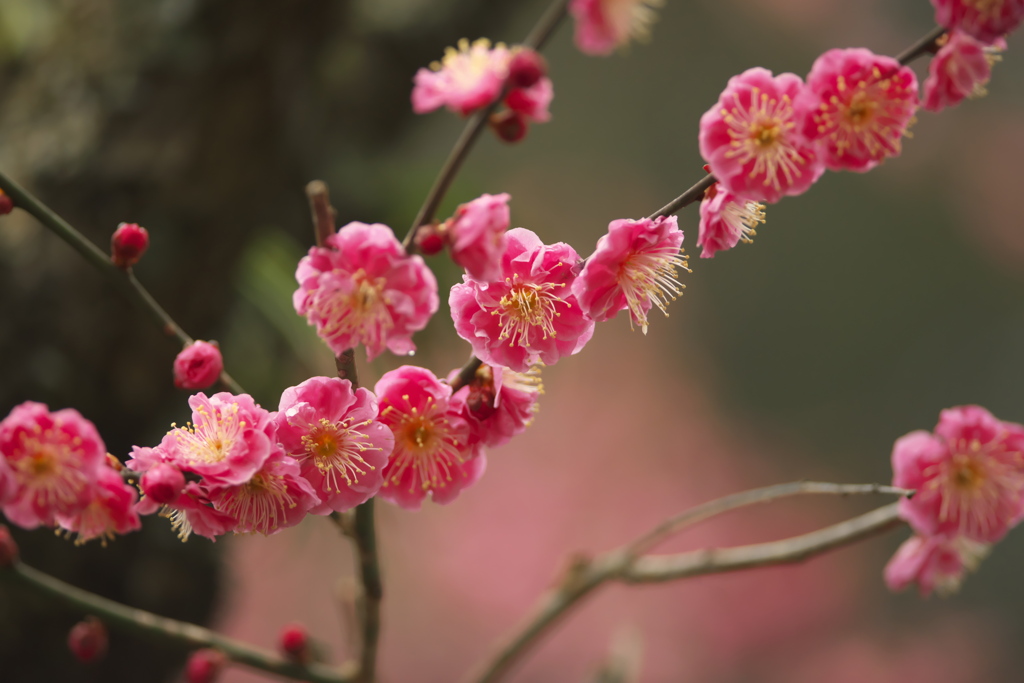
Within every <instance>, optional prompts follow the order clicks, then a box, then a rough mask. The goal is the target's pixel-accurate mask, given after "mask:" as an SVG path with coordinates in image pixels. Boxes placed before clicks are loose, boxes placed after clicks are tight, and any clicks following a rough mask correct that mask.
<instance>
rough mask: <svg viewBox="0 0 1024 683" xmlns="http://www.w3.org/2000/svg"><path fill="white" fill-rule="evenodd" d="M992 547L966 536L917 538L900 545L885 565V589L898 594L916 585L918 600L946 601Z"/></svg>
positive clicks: (941, 535) (916, 536)
mask: <svg viewBox="0 0 1024 683" xmlns="http://www.w3.org/2000/svg"><path fill="white" fill-rule="evenodd" d="M990 549H991V546H990V545H989V544H987V543H980V542H978V541H972V540H971V539H969V538H966V537H965V536H946V535H944V534H940V535H938V536H918V535H914V536H911V537H910V538H908V539H907V540H906V541H904V542H903V545H901V546H900V547H899V549H898V550H897V551H896V554H895V555H893V556H892V559H890V560H889V563H888V564H886V565H885V585H887V586H888V587H889V590H891V591H901V590H903V589H904V588H907V587H908V586H909V585H910V584H912V583H916V584H917V589H918V591H919V592H920V593H921V597H925V598H926V597H928V596H929V595H931V594H932V592H936V593H938V594H939V595H940V596H942V597H945V596H947V595H950V594H952V593H955V592H956V591H957V590H959V589H960V584H961V583H962V582H963V580H964V577H965V576H966V575H967V573H968V572H973V571H975V570H976V569H977V568H978V565H979V564H980V563H981V560H983V559H984V558H985V556H986V555H987V554H988V552H989V550H990Z"/></svg>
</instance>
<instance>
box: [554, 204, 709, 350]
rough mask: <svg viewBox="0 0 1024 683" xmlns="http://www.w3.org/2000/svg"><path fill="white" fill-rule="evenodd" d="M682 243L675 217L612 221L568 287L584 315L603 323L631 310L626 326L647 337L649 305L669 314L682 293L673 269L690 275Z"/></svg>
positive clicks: (681, 233) (680, 232) (681, 285)
mask: <svg viewBox="0 0 1024 683" xmlns="http://www.w3.org/2000/svg"><path fill="white" fill-rule="evenodd" d="M682 243H683V232H682V231H681V230H680V229H679V225H678V222H677V220H676V217H675V216H660V217H658V218H655V219H654V220H650V219H649V218H643V219H640V220H638V221H634V220H630V219H621V220H617V221H612V222H611V223H610V224H609V225H608V233H607V234H605V235H604V236H602V237H601V239H599V240H598V241H597V249H596V250H595V251H594V253H593V254H592V255H591V256H590V258H588V259H587V261H586V264H585V265H584V266H583V270H582V271H581V272H580V275H579V277H578V278H576V281H575V282H573V283H572V291H573V294H575V295H576V299H577V300H578V301H579V305H580V308H582V309H583V313H584V314H586V315H588V316H590V317H591V318H593V319H594V320H595V321H597V322H604V321H605V320H610V319H611V318H614V317H615V315H616V314H617V313H618V312H619V311H623V310H626V309H629V315H630V325H631V326H632V325H633V324H634V323H635V324H636V325H639V326H640V329H641V330H643V332H644V334H647V313H648V312H649V311H650V310H651V307H652V306H657V307H658V308H659V309H660V310H661V312H662V313H664V314H665V315H666V316H667V315H668V311H667V310H666V308H667V307H668V304H669V303H670V302H671V301H674V300H675V299H676V298H677V297H679V296H680V295H682V293H683V288H684V286H685V285H683V284H681V283H680V282H679V281H678V280H677V279H676V278H678V277H679V272H678V271H677V270H676V269H677V268H681V269H683V270H686V271H689V268H688V267H687V261H686V256H685V254H683V253H682V252H681V251H680V247H681V245H682Z"/></svg>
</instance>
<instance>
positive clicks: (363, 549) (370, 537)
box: [354, 498, 384, 683]
mask: <svg viewBox="0 0 1024 683" xmlns="http://www.w3.org/2000/svg"><path fill="white" fill-rule="evenodd" d="M354 526H355V542H356V548H357V550H358V551H359V578H360V579H361V580H362V585H363V591H362V595H361V596H360V598H361V599H360V601H359V608H358V611H359V615H360V618H361V621H362V623H363V639H362V645H363V647H362V650H361V652H360V656H359V669H358V674H357V675H356V681H358V683H372V681H374V680H375V679H376V675H377V641H378V639H379V637H380V602H381V599H382V598H383V597H384V588H383V585H382V584H381V580H380V562H379V559H378V557H377V538H376V533H375V530H374V520H373V498H371V499H370V500H368V501H366V502H365V503H363V504H362V505H360V506H359V507H357V508H356V517H355V525H354Z"/></svg>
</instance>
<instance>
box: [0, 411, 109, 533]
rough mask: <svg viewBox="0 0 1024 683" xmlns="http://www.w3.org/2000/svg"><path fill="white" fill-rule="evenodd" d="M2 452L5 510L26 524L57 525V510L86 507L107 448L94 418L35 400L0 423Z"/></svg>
mask: <svg viewBox="0 0 1024 683" xmlns="http://www.w3.org/2000/svg"><path fill="white" fill-rule="evenodd" d="M0 456H2V457H3V458H4V460H6V465H7V468H5V469H7V473H6V478H7V480H8V481H7V482H6V483H2V482H0V489H6V490H7V502H6V503H4V505H3V507H2V510H3V513H4V514H5V515H6V516H7V518H8V519H9V520H11V521H12V522H14V523H15V524H17V525H18V526H20V527H23V528H26V529H33V528H35V527H37V526H40V525H44V526H53V525H54V524H55V523H56V521H57V515H73V514H75V513H77V512H80V511H81V510H82V509H84V508H85V506H86V505H88V504H89V502H90V501H91V500H92V498H93V495H94V493H95V491H94V488H95V484H96V479H97V477H98V476H99V473H100V469H101V468H103V467H105V466H106V465H105V462H106V447H105V446H104V445H103V441H102V439H100V435H99V434H98V433H97V432H96V427H95V426H94V425H93V424H92V422H90V421H89V420H87V419H85V418H84V417H82V415H81V414H80V413H79V412H78V411H77V410H73V409H71V408H67V409H64V410H58V411H56V412H53V413H51V412H50V411H49V409H47V407H46V406H45V405H43V404H42V403H34V402H32V401H26V402H25V403H22V404H21V405H19V406H17V407H15V408H14V410H12V411H11V413H10V415H8V416H7V417H6V418H4V420H3V421H2V422H0ZM3 475H4V472H0V476H3ZM12 489H13V492H12Z"/></svg>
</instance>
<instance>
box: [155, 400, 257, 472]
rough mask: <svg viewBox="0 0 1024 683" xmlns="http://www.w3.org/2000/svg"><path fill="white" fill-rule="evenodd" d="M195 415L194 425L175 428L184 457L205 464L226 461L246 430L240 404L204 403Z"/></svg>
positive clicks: (174, 431)
mask: <svg viewBox="0 0 1024 683" xmlns="http://www.w3.org/2000/svg"><path fill="white" fill-rule="evenodd" d="M196 415H197V416H198V417H197V418H196V423H195V424H194V425H193V424H191V423H190V424H188V425H186V426H184V427H178V428H176V429H174V430H172V431H173V433H174V434H175V438H176V439H177V441H178V446H179V447H180V448H181V451H182V453H184V455H185V459H186V460H188V461H189V462H192V463H204V464H213V463H218V462H221V461H223V460H224V459H225V458H227V457H228V456H229V455H230V454H231V449H232V448H233V447H234V445H235V443H236V442H237V441H238V440H239V439H241V438H242V433H243V432H244V431H245V420H240V419H239V418H238V404H237V403H230V404H228V405H226V406H211V405H210V404H203V405H200V406H199V407H198V408H196Z"/></svg>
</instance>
